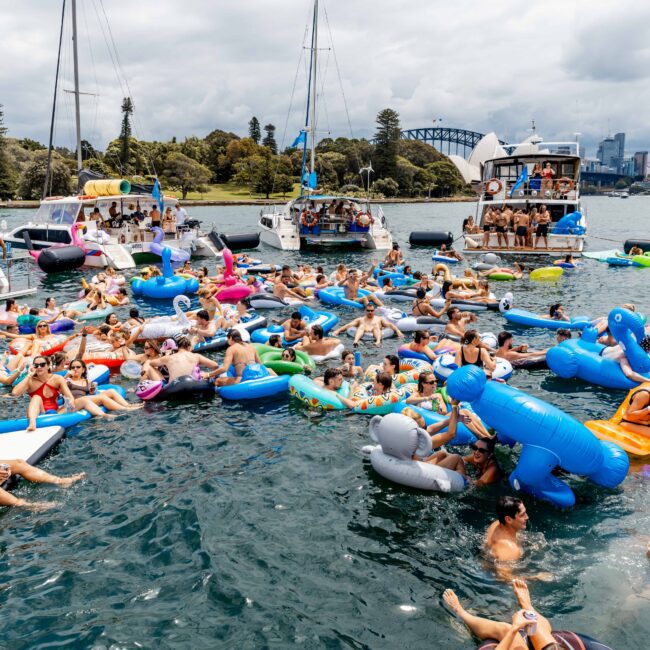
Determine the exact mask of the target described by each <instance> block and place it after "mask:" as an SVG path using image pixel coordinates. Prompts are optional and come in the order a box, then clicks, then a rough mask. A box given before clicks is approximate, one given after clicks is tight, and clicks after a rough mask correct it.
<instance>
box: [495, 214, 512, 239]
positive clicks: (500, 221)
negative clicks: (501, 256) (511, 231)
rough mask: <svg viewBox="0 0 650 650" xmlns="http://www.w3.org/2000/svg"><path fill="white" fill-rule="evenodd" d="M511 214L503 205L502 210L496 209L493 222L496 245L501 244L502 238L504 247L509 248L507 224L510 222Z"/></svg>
mask: <svg viewBox="0 0 650 650" xmlns="http://www.w3.org/2000/svg"><path fill="white" fill-rule="evenodd" d="M511 216H512V210H510V208H508V207H507V206H505V207H504V208H503V210H501V211H497V213H496V215H495V218H494V223H495V225H496V231H497V246H501V239H502V238H503V240H504V247H505V248H510V246H509V244H508V225H509V224H510V218H511Z"/></svg>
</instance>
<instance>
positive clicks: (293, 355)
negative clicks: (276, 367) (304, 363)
mask: <svg viewBox="0 0 650 650" xmlns="http://www.w3.org/2000/svg"><path fill="white" fill-rule="evenodd" d="M285 353H287V354H288V355H289V361H295V360H296V351H295V350H294V349H293V348H285V349H284V350H282V360H283V361H284V360H285V359H284V355H285Z"/></svg>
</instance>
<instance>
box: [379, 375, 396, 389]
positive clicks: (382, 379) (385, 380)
mask: <svg viewBox="0 0 650 650" xmlns="http://www.w3.org/2000/svg"><path fill="white" fill-rule="evenodd" d="M375 381H376V382H377V383H378V384H381V385H382V386H383V388H384V391H389V390H390V389H391V388H392V387H393V378H392V377H391V376H390V375H389V374H388V373H387V372H378V373H377V374H376V375H375Z"/></svg>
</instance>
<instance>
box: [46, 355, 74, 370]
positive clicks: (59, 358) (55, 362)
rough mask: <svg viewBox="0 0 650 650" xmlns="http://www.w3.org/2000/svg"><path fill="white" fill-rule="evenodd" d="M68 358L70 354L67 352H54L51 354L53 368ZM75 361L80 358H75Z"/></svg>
mask: <svg viewBox="0 0 650 650" xmlns="http://www.w3.org/2000/svg"><path fill="white" fill-rule="evenodd" d="M67 360H68V356H67V355H66V353H65V352H55V353H54V354H51V355H50V363H51V364H52V368H56V367H57V366H58V365H60V364H61V363H64V362H65V361H67ZM74 361H78V359H74Z"/></svg>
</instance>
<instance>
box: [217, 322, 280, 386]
mask: <svg viewBox="0 0 650 650" xmlns="http://www.w3.org/2000/svg"><path fill="white" fill-rule="evenodd" d="M226 341H227V342H228V349H227V350H226V356H225V357H224V359H223V365H222V366H219V367H218V368H217V369H216V370H213V371H212V372H210V373H208V375H207V376H208V377H219V375H224V376H223V377H219V378H218V379H217V382H216V383H217V386H229V385H231V384H238V383H239V382H240V381H241V378H242V373H243V372H244V368H245V367H246V366H249V365H251V364H252V363H262V362H261V361H260V357H259V355H258V354H257V350H256V349H255V348H254V347H253V346H252V345H251V344H250V343H244V342H243V341H242V338H241V332H239V331H238V330H229V331H228V336H227V337H226ZM215 365H217V364H215ZM231 366H232V367H233V368H234V369H235V376H234V377H228V371H229V370H230V367H231ZM269 375H272V376H275V372H273V370H269Z"/></svg>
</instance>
